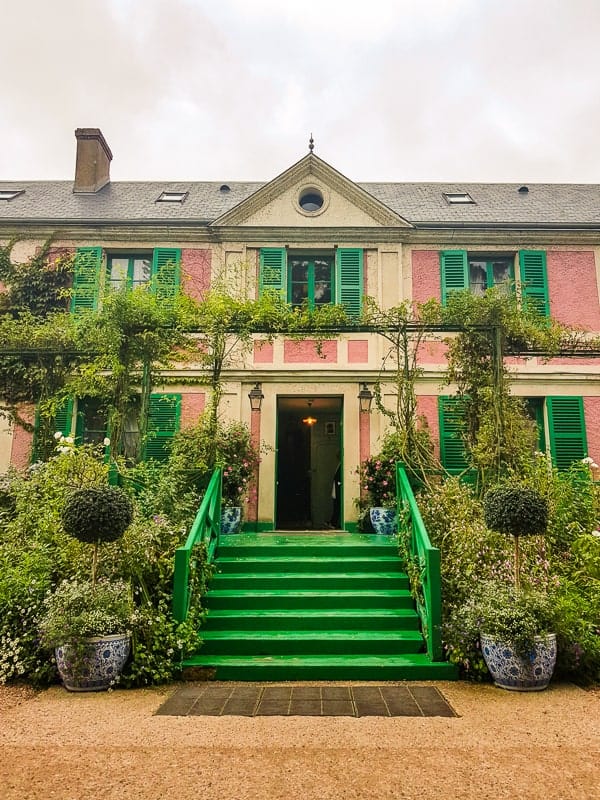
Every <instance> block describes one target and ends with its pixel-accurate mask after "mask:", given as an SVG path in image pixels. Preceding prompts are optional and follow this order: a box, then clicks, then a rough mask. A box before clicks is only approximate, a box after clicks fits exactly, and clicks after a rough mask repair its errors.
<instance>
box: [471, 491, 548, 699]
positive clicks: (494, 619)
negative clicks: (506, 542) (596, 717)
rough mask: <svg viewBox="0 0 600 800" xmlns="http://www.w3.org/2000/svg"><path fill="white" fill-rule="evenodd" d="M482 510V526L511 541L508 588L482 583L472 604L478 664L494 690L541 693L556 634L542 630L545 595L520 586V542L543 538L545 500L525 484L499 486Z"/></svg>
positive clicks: (545, 619) (545, 618)
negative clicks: (481, 659) (480, 593)
mask: <svg viewBox="0 0 600 800" xmlns="http://www.w3.org/2000/svg"><path fill="white" fill-rule="evenodd" d="M483 507H484V518H485V523H486V525H487V526H488V528H489V529H490V530H492V531H497V532H498V533H502V534H506V535H509V536H512V537H513V541H514V586H512V587H510V586H509V587H507V586H497V585H493V584H492V585H487V586H486V587H485V594H484V596H483V597H482V599H481V600H480V601H479V603H478V604H477V609H476V613H478V614H479V624H480V640H481V649H482V654H483V657H484V660H485V662H486V664H487V667H488V669H489V671H490V673H491V675H492V677H493V679H494V683H495V684H496V685H497V686H501V687H502V688H505V689H514V690H518V691H537V690H540V689H545V688H546V686H547V685H548V683H549V682H550V679H551V677H552V673H553V671H554V665H555V663H556V635H555V634H553V633H548V632H547V631H548V629H549V627H550V626H551V624H552V608H551V605H550V603H549V600H548V598H547V596H546V595H545V594H543V593H540V592H534V591H532V590H531V589H529V588H528V589H524V588H523V586H522V581H521V550H520V538H521V537H523V536H543V535H545V533H546V530H547V528H548V502H547V500H546V498H545V497H544V496H543V495H541V494H539V493H538V492H536V491H534V490H533V489H530V488H528V487H526V486H502V487H497V488H495V489H492V490H490V491H489V492H488V493H487V494H486V495H485V497H484V501H483Z"/></svg>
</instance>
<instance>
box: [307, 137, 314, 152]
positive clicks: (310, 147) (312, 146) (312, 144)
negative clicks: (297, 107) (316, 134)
mask: <svg viewBox="0 0 600 800" xmlns="http://www.w3.org/2000/svg"><path fill="white" fill-rule="evenodd" d="M308 149H309V150H310V152H311V153H312V151H313V150H314V149H315V140H314V139H313V135H312V133H311V135H310V139H309V140H308Z"/></svg>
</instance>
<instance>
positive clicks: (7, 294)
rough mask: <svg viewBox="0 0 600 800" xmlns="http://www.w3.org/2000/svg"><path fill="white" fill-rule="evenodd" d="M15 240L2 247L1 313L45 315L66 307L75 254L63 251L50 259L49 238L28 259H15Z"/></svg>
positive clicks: (42, 316) (0, 264)
mask: <svg viewBox="0 0 600 800" xmlns="http://www.w3.org/2000/svg"><path fill="white" fill-rule="evenodd" d="M15 243H16V242H15V240H13V241H11V242H9V244H8V245H6V246H4V247H0V283H2V285H3V287H4V290H3V291H2V292H1V293H0V316H3V315H8V316H13V317H18V316H19V315H21V314H23V313H27V314H31V315H32V316H34V317H37V318H39V319H43V318H45V317H47V316H48V315H50V314H52V313H54V312H56V311H64V310H66V307H67V298H68V287H69V286H70V283H71V276H72V274H73V256H72V255H70V254H68V253H67V252H65V251H63V252H61V253H56V254H55V257H54V258H53V259H52V260H50V257H49V251H50V245H51V240H48V241H47V242H45V244H44V245H43V246H42V247H40V248H38V249H37V252H36V253H35V254H34V255H33V256H31V257H30V258H29V259H27V261H24V262H22V263H16V262H14V261H12V259H11V252H12V249H13V247H14V245H15Z"/></svg>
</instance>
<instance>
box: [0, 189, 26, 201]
mask: <svg viewBox="0 0 600 800" xmlns="http://www.w3.org/2000/svg"><path fill="white" fill-rule="evenodd" d="M24 192H25V189H0V200H14V199H15V197H18V196H19V195H20V194H24Z"/></svg>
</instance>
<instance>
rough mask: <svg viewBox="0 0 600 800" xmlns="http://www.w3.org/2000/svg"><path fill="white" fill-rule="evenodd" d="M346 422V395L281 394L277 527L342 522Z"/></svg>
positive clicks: (316, 526) (308, 527)
mask: <svg viewBox="0 0 600 800" xmlns="http://www.w3.org/2000/svg"><path fill="white" fill-rule="evenodd" d="M341 422H342V398H341V397H323V396H316V397H315V396H308V397H279V398H278V399H277V473H276V498H277V499H276V513H275V527H276V528H277V529H278V530H324V529H326V528H331V527H335V528H341V527H342V525H343V520H342V519H341V515H340V509H341V508H342V507H343V506H342V502H341V498H342V489H343V487H342V480H341V475H342V474H343V472H342V469H341V450H342V448H341V442H342V431H341ZM334 483H335V490H334Z"/></svg>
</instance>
